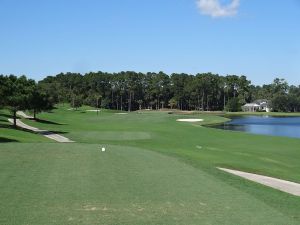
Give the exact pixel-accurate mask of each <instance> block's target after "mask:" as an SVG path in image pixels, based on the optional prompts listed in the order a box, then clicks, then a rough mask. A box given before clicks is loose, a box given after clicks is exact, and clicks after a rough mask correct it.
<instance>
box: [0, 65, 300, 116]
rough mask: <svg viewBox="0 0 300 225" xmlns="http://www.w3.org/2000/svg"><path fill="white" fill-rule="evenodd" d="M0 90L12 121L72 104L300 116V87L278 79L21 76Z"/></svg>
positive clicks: (5, 79)
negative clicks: (263, 109)
mask: <svg viewBox="0 0 300 225" xmlns="http://www.w3.org/2000/svg"><path fill="white" fill-rule="evenodd" d="M0 87H1V88H0V94H1V99H0V105H1V106H2V107H7V108H9V109H10V110H11V111H12V113H13V115H14V117H15V113H16V111H17V110H21V109H29V110H33V112H34V115H35V114H36V113H38V112H40V111H42V110H48V109H51V107H52V106H53V105H54V104H56V103H70V104H71V107H72V108H78V107H80V106H81V105H83V104H85V105H89V106H93V107H97V108H100V107H101V108H108V109H115V110H126V111H133V110H139V109H152V110H159V109H162V108H170V109H180V110H202V111H221V110H225V111H240V110H241V106H242V105H244V104H245V103H249V102H252V101H254V100H257V99H267V100H269V101H270V102H271V108H272V109H273V111H280V112H299V111H300V86H293V85H291V86H290V85H288V83H287V82H286V81H285V80H284V79H278V78H276V79H275V80H274V82H273V83H272V84H268V85H263V86H255V85H253V84H251V81H250V80H248V79H247V77H246V76H243V75H242V76H237V75H227V76H220V75H218V74H213V73H201V74H200V73H199V74H196V75H190V74H185V73H180V74H178V73H173V74H171V75H168V74H165V73H163V72H159V73H153V72H149V73H137V72H133V71H127V72H119V73H105V72H90V73H86V74H84V75H82V74H80V73H60V74H57V75H55V76H48V77H46V78H45V79H43V80H41V81H39V82H38V83H36V82H35V81H34V80H31V79H27V78H26V77H25V76H21V77H16V76H13V75H10V76H4V75H0Z"/></svg>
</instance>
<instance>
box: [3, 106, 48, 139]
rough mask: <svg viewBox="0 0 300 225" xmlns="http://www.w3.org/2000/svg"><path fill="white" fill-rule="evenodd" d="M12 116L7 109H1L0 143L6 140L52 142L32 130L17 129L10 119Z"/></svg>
mask: <svg viewBox="0 0 300 225" xmlns="http://www.w3.org/2000/svg"><path fill="white" fill-rule="evenodd" d="M9 118H12V116H11V114H10V113H9V112H8V111H7V110H0V143H4V142H52V141H51V140H49V139H47V138H45V137H43V136H41V135H36V134H34V133H32V132H29V131H25V130H21V129H15V128H14V127H13V126H12V124H11V123H9V122H8V119H9Z"/></svg>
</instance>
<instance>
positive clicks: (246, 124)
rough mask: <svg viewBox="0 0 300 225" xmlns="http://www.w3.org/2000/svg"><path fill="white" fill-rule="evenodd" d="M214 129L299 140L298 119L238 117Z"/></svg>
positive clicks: (299, 120) (299, 121)
mask: <svg viewBox="0 0 300 225" xmlns="http://www.w3.org/2000/svg"><path fill="white" fill-rule="evenodd" d="M231 119H232V120H231V121H229V122H226V123H224V124H221V125H216V126H213V127H214V128H219V129H224V130H233V131H244V132H248V133H252V134H262V135H271V136H283V137H292V138H300V117H273V116H238V117H231Z"/></svg>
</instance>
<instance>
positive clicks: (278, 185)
mask: <svg viewBox="0 0 300 225" xmlns="http://www.w3.org/2000/svg"><path fill="white" fill-rule="evenodd" d="M218 169H220V170H223V171H225V172H227V173H231V174H234V175H236V176H239V177H243V178H245V179H247V180H251V181H254V182H257V183H260V184H263V185H265V186H268V187H271V188H274V189H277V190H280V191H283V192H286V193H289V194H292V195H295V196H300V184H298V183H295V182H291V181H286V180H280V179H277V178H273V177H267V176H262V175H257V174H253V173H246V172H242V171H238V170H230V169H224V168H218Z"/></svg>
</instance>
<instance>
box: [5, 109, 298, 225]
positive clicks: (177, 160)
mask: <svg viewBox="0 0 300 225" xmlns="http://www.w3.org/2000/svg"><path fill="white" fill-rule="evenodd" d="M67 109H68V108H67V107H60V108H58V109H57V110H54V111H53V113H43V114H41V115H39V117H40V118H41V119H42V120H41V122H34V121H30V120H26V123H28V124H30V125H33V126H36V127H39V128H43V129H48V130H52V131H60V132H66V133H65V134H64V135H65V136H67V137H69V138H70V139H72V140H75V141H76V142H77V143H74V144H56V143H55V144H50V143H45V144H43V143H41V144H30V143H6V144H1V150H0V156H1V157H0V171H1V172H0V184H1V192H0V199H1V203H0V218H1V219H0V223H1V222H2V223H3V224H20V223H22V222H23V223H24V224H25V223H27V224H299V223H300V217H299V211H300V198H297V197H294V196H291V195H288V194H285V193H282V192H280V191H276V190H273V189H270V188H267V187H264V186H262V185H259V184H255V183H253V182H249V181H245V180H243V179H241V178H238V177H234V176H231V175H228V174H226V173H223V172H221V171H218V170H217V169H216V168H215V167H216V166H223V167H227V168H235V169H240V170H244V171H250V172H256V173H260V174H266V175H270V176H273V177H278V178H284V179H287V180H292V181H297V182H300V166H299V165H300V164H299V160H298V159H299V158H300V151H299V145H300V140H298V139H290V138H280V137H267V136H258V135H251V134H246V133H240V132H229V131H223V130H216V129H212V128H206V127H202V126H201V125H203V124H208V123H219V122H222V121H224V120H225V119H224V118H223V117H218V116H215V115H208V114H201V115H177V114H168V113H166V112H143V113H136V112H133V113H129V114H127V115H119V114H115V112H113V111H102V112H100V113H99V115H98V116H97V113H96V112H86V111H85V110H78V111H70V110H67ZM193 117H196V118H202V119H204V122H202V123H196V124H189V123H182V122H176V119H178V118H193ZM1 135H2V134H1ZM33 135H34V134H33ZM102 146H106V148H107V151H106V152H105V153H101V152H100V147H102ZM149 150H151V151H149ZM160 153H162V154H160Z"/></svg>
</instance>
